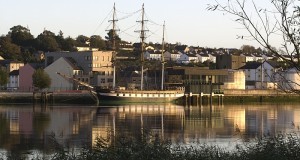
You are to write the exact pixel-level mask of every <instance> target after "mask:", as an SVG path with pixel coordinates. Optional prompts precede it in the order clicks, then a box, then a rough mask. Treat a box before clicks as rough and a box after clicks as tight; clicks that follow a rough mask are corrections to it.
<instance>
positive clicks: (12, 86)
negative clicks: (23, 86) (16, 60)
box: [7, 70, 19, 91]
mask: <svg viewBox="0 0 300 160" xmlns="http://www.w3.org/2000/svg"><path fill="white" fill-rule="evenodd" d="M18 88H19V70H13V71H11V72H10V73H9V77H8V83H7V90H10V91H15V90H17V89H18Z"/></svg>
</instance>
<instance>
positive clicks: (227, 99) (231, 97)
mask: <svg viewBox="0 0 300 160" xmlns="http://www.w3.org/2000/svg"><path fill="white" fill-rule="evenodd" d="M223 101H224V103H232V102H234V103H248V102H250V103H251V102H254V103H255V102H276V103H277V102H300V94H296V93H287V92H283V91H280V90H255V89H251V90H250V89H249V90H224V100H223Z"/></svg>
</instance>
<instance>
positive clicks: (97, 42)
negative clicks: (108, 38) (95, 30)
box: [90, 35, 106, 50]
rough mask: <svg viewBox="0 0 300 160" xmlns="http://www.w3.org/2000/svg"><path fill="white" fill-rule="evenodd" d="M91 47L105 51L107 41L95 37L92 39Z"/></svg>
mask: <svg viewBox="0 0 300 160" xmlns="http://www.w3.org/2000/svg"><path fill="white" fill-rule="evenodd" d="M90 46H91V47H93V48H99V49H100V50H104V49H105V48H106V46H105V41H104V40H103V39H102V38H101V37H100V36H98V35H93V36H91V38H90Z"/></svg>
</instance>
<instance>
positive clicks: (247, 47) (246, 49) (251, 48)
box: [241, 45, 256, 53]
mask: <svg viewBox="0 0 300 160" xmlns="http://www.w3.org/2000/svg"><path fill="white" fill-rule="evenodd" d="M241 50H242V53H256V49H255V47H254V46H250V45H243V46H242V47H241Z"/></svg>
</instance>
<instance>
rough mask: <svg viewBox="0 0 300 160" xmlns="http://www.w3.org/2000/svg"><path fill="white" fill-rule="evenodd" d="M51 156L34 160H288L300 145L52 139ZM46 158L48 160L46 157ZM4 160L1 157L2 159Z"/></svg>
mask: <svg viewBox="0 0 300 160" xmlns="http://www.w3.org/2000/svg"><path fill="white" fill-rule="evenodd" d="M50 138H51V139H52V143H50V144H49V146H48V147H49V150H51V153H52V154H51V155H50V156H45V155H36V156H35V157H34V158H33V159H47V158H49V159H52V160H86V159H87V160H94V159H95V160H96V159H101V160H126V159H130V160H140V159H143V160H166V159H168V160H181V159H184V160H195V159H201V160H227V159H228V160H262V159H263V160H269V159H270V160H274V159H276V160H289V159H293V160H294V159H300V154H299V153H300V142H299V137H298V136H297V135H296V134H280V135H277V136H276V137H263V138H259V139H256V140H254V141H253V142H251V143H245V144H243V145H237V146H236V147H235V149H234V150H230V151H228V150H227V149H224V148H220V147H218V146H209V145H206V144H198V145H197V146H196V147H195V146H194V147H191V146H190V147H184V146H182V145H174V144H171V143H170V142H169V141H164V140H161V139H159V137H158V136H157V135H153V136H152V135H151V134H142V135H141V136H139V137H127V136H124V135H119V136H117V137H115V138H112V139H103V138H97V139H96V142H95V145H94V146H93V147H86V148H82V149H80V150H79V151H77V152H74V150H73V149H70V148H68V147H63V146H62V145H60V144H59V143H58V142H57V141H56V140H55V136H50ZM6 156H7V159H8V160H9V159H25V156H24V155H22V154H16V152H9V153H8V155H6ZM45 157H47V158H45ZM0 159H1V158H0Z"/></svg>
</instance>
